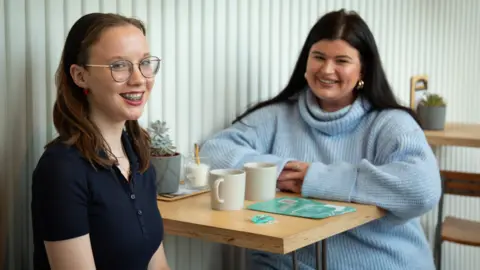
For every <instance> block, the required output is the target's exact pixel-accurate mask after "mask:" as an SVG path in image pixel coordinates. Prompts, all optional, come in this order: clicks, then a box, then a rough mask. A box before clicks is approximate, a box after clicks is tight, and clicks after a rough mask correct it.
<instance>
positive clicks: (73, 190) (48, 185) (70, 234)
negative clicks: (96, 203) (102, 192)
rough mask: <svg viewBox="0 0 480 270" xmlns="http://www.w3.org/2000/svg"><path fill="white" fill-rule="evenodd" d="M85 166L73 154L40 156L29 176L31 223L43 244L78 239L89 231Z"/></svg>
mask: <svg viewBox="0 0 480 270" xmlns="http://www.w3.org/2000/svg"><path fill="white" fill-rule="evenodd" d="M84 166H85V165H84V164H83V163H82V160H81V159H80V158H79V157H76V156H75V155H68V154H59V153H50V154H48V155H44V156H42V158H41V159H40V161H39V163H38V164H37V167H36V169H35V171H34V173H33V177H32V221H33V226H34V230H35V231H36V232H37V233H38V234H39V237H41V238H43V239H42V240H44V241H58V240H65V239H70V238H75V237H79V236H82V235H85V234H87V233H88V232H89V225H88V224H89V223H88V198H89V195H88V194H89V192H88V185H87V177H86V171H85V170H84V169H82V168H85V167H84Z"/></svg>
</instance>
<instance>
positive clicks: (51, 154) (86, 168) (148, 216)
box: [31, 133, 163, 270]
mask: <svg viewBox="0 0 480 270" xmlns="http://www.w3.org/2000/svg"><path fill="white" fill-rule="evenodd" d="M122 142H123V145H124V148H125V150H126V153H127V155H128V158H129V161H130V167H131V171H132V173H131V179H130V181H127V180H126V179H125V177H124V176H123V175H122V174H121V172H120V170H119V169H118V168H117V167H116V166H112V167H109V168H104V167H101V166H98V165H97V166H95V167H93V166H92V165H91V164H90V163H89V162H88V161H87V160H86V159H84V158H83V157H82V156H81V155H80V152H79V151H78V150H77V149H76V148H74V147H68V146H66V145H64V144H62V143H56V144H54V145H52V146H50V147H49V148H48V149H46V150H45V152H44V153H43V155H42V157H41V158H40V160H39V162H38V164H37V167H36V168H35V170H34V173H33V179H32V181H33V183H32V202H31V209H32V222H33V238H34V269H42V270H43V269H50V266H49V263H48V258H47V254H46V251H45V245H44V242H43V241H58V240H65V239H70V238H75V237H79V236H82V235H85V234H90V241H91V246H92V251H93V256H94V259H95V265H96V268H97V269H146V268H147V266H148V263H149V261H150V259H151V258H152V256H153V254H154V253H155V251H156V250H157V249H158V247H159V246H160V244H161V243H162V240H163V222H162V217H161V215H160V212H159V210H158V207H157V194H156V188H155V169H154V168H153V166H152V165H150V167H149V169H148V170H147V171H146V172H145V173H140V172H139V170H138V169H139V163H138V159H137V156H136V154H135V152H134V151H133V148H132V145H131V143H130V140H129V139H128V136H127V135H126V133H124V134H123V135H122Z"/></svg>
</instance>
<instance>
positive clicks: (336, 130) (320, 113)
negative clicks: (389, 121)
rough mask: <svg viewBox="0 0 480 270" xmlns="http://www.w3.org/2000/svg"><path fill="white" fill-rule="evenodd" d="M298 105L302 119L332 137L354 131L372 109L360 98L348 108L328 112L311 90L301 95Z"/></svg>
mask: <svg viewBox="0 0 480 270" xmlns="http://www.w3.org/2000/svg"><path fill="white" fill-rule="evenodd" d="M298 105H299V109H300V115H301V117H302V118H303V120H304V121H305V122H306V123H307V124H308V125H309V126H311V127H312V128H315V129H317V130H318V131H320V132H322V133H325V134H328V135H332V136H333V135H338V134H341V133H346V132H349V131H352V130H353V129H354V128H355V127H356V126H357V125H358V123H359V122H360V120H361V118H362V117H363V116H364V115H365V114H366V113H367V112H368V110H369V109H370V105H369V103H368V102H367V101H366V100H365V99H363V98H361V97H360V96H359V97H357V99H356V100H355V101H354V102H353V104H351V105H349V106H347V107H344V108H342V109H340V110H338V111H335V112H326V111H324V110H322V108H320V105H319V104H318V101H317V98H316V96H315V94H314V93H313V92H312V90H311V89H310V88H307V89H306V90H304V91H303V92H302V93H301V94H300V96H299V99H298Z"/></svg>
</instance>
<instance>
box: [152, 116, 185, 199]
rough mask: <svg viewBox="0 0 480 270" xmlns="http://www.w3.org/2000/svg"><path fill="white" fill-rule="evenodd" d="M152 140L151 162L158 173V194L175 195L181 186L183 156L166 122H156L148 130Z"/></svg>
mask: <svg viewBox="0 0 480 270" xmlns="http://www.w3.org/2000/svg"><path fill="white" fill-rule="evenodd" d="M147 131H148V134H149V135H150V139H151V149H150V155H151V161H152V164H153V166H154V167H155V170H156V172H157V179H156V184H157V194H166V193H174V192H177V191H178V188H179V185H180V173H181V168H182V167H181V166H182V164H181V163H182V155H180V153H178V152H176V147H175V146H174V145H173V142H172V140H171V139H170V136H169V134H168V128H167V123H166V122H165V121H159V120H157V121H155V122H152V123H151V124H150V126H149V127H148V128H147Z"/></svg>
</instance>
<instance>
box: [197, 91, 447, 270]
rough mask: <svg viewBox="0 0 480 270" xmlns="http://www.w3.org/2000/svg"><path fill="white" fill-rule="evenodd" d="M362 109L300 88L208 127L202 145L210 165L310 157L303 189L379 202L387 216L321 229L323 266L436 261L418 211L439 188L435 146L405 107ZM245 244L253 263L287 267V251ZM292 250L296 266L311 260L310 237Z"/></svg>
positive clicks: (383, 267) (423, 266) (393, 267)
mask: <svg viewBox="0 0 480 270" xmlns="http://www.w3.org/2000/svg"><path fill="white" fill-rule="evenodd" d="M369 109H370V106H369V104H368V102H367V101H365V100H362V99H361V98H358V99H357V100H356V101H355V102H354V103H353V104H352V105H351V106H348V107H346V108H344V109H342V110H340V111H337V112H333V113H328V112H324V111H322V110H321V108H320V107H319V106H318V103H317V101H316V99H315V97H314V95H313V93H312V92H311V91H310V90H305V91H304V92H302V94H300V95H299V97H298V102H294V103H293V104H280V105H273V106H269V107H266V108H262V109H260V110H258V111H256V112H254V113H252V114H250V115H249V116H247V117H246V118H244V119H243V120H242V123H236V124H234V125H233V126H231V127H229V128H227V129H225V130H223V131H221V132H219V133H217V134H215V135H214V136H213V137H212V138H210V139H209V140H207V141H206V142H205V143H204V144H203V145H202V148H201V155H202V156H209V157H210V158H211V161H212V166H213V167H214V168H242V165H243V164H244V163H245V162H252V161H264V162H275V163H276V164H278V167H279V169H278V173H280V172H281V170H282V168H283V166H284V164H285V163H286V162H287V161H289V160H301V161H306V162H311V165H310V168H309V170H308V171H307V174H306V177H305V179H304V183H303V187H302V195H303V196H305V197H313V198H320V199H327V200H337V201H345V202H358V203H367V204H375V205H378V206H379V207H381V208H384V209H386V210H387V211H388V214H387V216H386V217H384V218H382V219H380V220H377V221H373V222H370V223H367V224H366V225H363V226H361V227H358V228H356V229H353V230H349V231H347V232H344V233H342V234H339V235H336V236H333V237H331V238H328V239H327V251H328V252H327V259H328V260H327V262H328V269H329V270H362V269H365V270H377V269H378V270H406V269H408V270H416V269H418V270H432V269H435V267H434V265H433V258H432V252H431V250H430V248H429V245H428V242H427V240H426V237H425V235H424V232H423V230H422V228H421V226H420V219H419V216H421V215H422V214H424V213H426V212H428V211H429V210H430V209H432V208H433V207H434V206H435V205H436V204H437V203H438V201H439V198H440V192H441V180H440V175H439V169H438V167H437V162H436V159H435V156H434V155H433V153H432V150H431V148H430V147H429V145H428V143H427V141H426V138H425V135H424V133H423V131H422V129H421V128H420V127H419V126H418V125H417V124H416V122H415V121H414V119H413V118H412V117H411V116H410V115H409V114H407V113H406V112H404V111H400V110H384V111H381V112H379V111H369ZM300 222H301V221H300ZM277 226H281V225H277ZM250 252H251V256H250V257H251V259H252V262H251V263H252V265H251V266H252V267H251V269H255V270H257V269H258V270H262V269H292V268H291V267H292V259H291V256H290V255H277V254H270V253H265V252H259V251H250ZM297 256H298V259H299V269H312V270H313V269H315V250H314V248H313V246H309V247H305V248H303V249H301V250H299V251H298V252H297Z"/></svg>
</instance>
